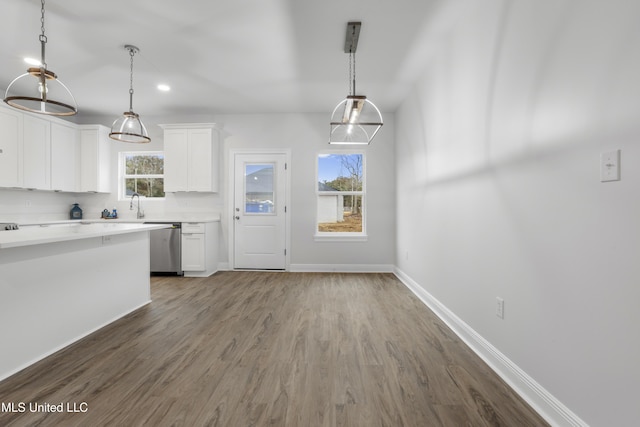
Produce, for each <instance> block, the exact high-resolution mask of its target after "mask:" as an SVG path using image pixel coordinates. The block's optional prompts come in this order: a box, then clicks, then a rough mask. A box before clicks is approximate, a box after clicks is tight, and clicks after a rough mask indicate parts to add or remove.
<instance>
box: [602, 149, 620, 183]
mask: <svg viewBox="0 0 640 427" xmlns="http://www.w3.org/2000/svg"><path fill="white" fill-rule="evenodd" d="M600 181H601V182H607V181H620V150H613V151H607V152H604V153H602V154H601V155H600Z"/></svg>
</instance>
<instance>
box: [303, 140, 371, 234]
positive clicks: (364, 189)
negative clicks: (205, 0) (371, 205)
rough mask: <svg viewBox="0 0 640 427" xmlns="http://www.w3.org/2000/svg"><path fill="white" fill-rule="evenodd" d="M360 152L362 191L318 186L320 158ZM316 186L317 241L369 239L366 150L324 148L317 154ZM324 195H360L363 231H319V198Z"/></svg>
mask: <svg viewBox="0 0 640 427" xmlns="http://www.w3.org/2000/svg"><path fill="white" fill-rule="evenodd" d="M351 154H358V155H360V156H362V190H360V191H320V189H319V188H318V183H319V182H320V179H319V176H318V174H319V167H318V163H319V158H320V156H324V155H351ZM314 187H315V205H316V208H315V233H314V236H313V238H314V240H315V241H319V242H322V241H330V242H362V241H367V239H368V235H367V216H368V212H367V156H366V152H365V151H364V150H340V149H333V150H322V151H319V152H317V153H316V155H315V175H314ZM321 194H322V195H329V196H330V195H336V196H360V197H361V199H362V202H361V203H362V206H361V209H362V231H359V232H335V231H319V230H318V225H319V221H318V219H319V212H318V210H319V206H318V204H319V198H320V197H321Z"/></svg>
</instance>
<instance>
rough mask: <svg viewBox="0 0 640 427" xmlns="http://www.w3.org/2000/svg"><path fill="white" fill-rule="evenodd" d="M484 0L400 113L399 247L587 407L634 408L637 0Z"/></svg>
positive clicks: (404, 267) (628, 416)
mask: <svg viewBox="0 0 640 427" xmlns="http://www.w3.org/2000/svg"><path fill="white" fill-rule="evenodd" d="M458 3H460V2H458ZM474 3H475V2H467V4H468V7H466V8H462V10H464V11H465V12H464V13H461V14H457V20H456V21H455V22H454V24H453V25H452V26H451V27H450V28H449V30H448V31H442V32H440V33H439V34H438V35H439V39H438V40H437V44H436V45H435V46H436V47H434V44H431V45H429V46H427V45H426V44H425V45H423V47H424V51H423V52H419V51H418V52H416V54H417V55H420V54H423V55H425V57H426V56H428V59H429V62H428V66H427V67H426V70H425V71H424V72H423V73H422V74H421V75H420V79H419V81H418V83H417V84H416V85H415V87H414V91H413V92H412V94H411V95H410V96H409V97H408V98H407V99H406V100H405V101H404V103H403V104H402V106H401V108H400V109H399V111H398V112H397V115H396V120H397V128H396V129H397V131H396V171H397V180H396V191H397V211H396V215H397V253H396V265H397V266H398V268H399V270H400V271H401V272H402V273H404V274H406V275H407V276H408V277H409V278H411V279H412V280H413V281H414V282H415V283H417V284H418V285H419V286H420V287H421V288H422V290H424V291H425V292H426V293H428V294H430V295H431V296H433V297H434V298H435V299H436V300H437V301H439V302H440V303H442V304H443V305H444V306H446V307H447V308H448V309H449V310H451V311H452V312H453V313H454V314H455V316H457V317H458V318H459V319H461V320H462V321H463V322H464V323H466V325H468V326H469V327H471V328H472V329H473V330H475V331H476V332H477V333H478V334H480V335H481V336H482V338H483V339H485V340H486V341H488V342H489V343H490V344H491V345H493V346H494V347H495V348H496V349H497V350H498V351H499V352H501V353H502V354H503V355H504V356H506V357H507V358H508V359H509V360H510V361H511V362H513V363H515V364H516V365H517V366H518V367H519V368H520V369H522V370H523V371H524V372H526V374H528V375H529V376H530V377H531V378H533V379H534V380H535V381H537V382H538V383H539V384H540V385H541V386H542V387H544V388H545V389H546V390H547V391H548V392H549V393H550V394H551V395H553V396H555V398H556V399H557V400H559V401H560V402H561V403H562V404H564V405H566V407H568V408H569V409H570V410H571V411H573V412H574V413H575V414H577V416H578V417H579V418H581V419H582V420H584V422H586V423H588V424H589V425H592V426H612V425H615V426H630V425H637V422H638V419H640V406H638V402H639V401H640V392H639V391H638V390H640V389H639V388H638V384H639V383H640V366H639V365H638V361H639V360H640V335H639V334H638V324H640V309H639V308H640V306H639V301H640V286H638V283H639V278H640V262H638V260H637V259H636V258H637V257H638V254H640V224H639V218H640V196H639V194H640V186H639V182H640V145H639V144H638V140H639V139H640V77H638V76H640V48H639V46H640V25H638V16H640V2H637V1H635V0H612V1H607V2H604V1H597V0H588V1H577V0H576V1H572V0H564V1H557V0H538V1H524V2H523V1H508V0H491V1H485V2H482V5H479V6H475V5H474ZM612 149H620V150H622V151H621V152H622V180H621V181H618V182H609V183H601V182H600V179H599V178H600V176H599V162H600V159H599V157H600V154H601V153H602V152H604V151H607V150H612ZM498 296H499V297H502V298H504V300H505V318H504V320H501V319H499V318H498V317H496V315H495V311H496V309H495V306H496V297H498ZM558 422H559V423H560V422H562V421H558Z"/></svg>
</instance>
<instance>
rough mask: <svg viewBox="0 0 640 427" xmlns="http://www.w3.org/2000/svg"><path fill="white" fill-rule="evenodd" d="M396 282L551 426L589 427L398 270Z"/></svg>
mask: <svg viewBox="0 0 640 427" xmlns="http://www.w3.org/2000/svg"><path fill="white" fill-rule="evenodd" d="M394 273H395V275H396V277H398V279H400V281H401V282H402V283H403V284H404V285H405V286H406V287H407V288H409V290H411V292H413V293H414V294H415V295H416V296H417V297H418V298H419V299H420V300H421V301H422V302H423V303H424V304H425V305H426V306H427V307H429V308H430V309H431V311H433V312H434V313H435V314H436V315H437V316H438V317H439V318H440V319H441V320H442V321H443V322H444V323H446V324H447V326H449V327H450V328H451V329H452V330H453V331H454V332H455V333H456V335H458V337H459V338H460V339H461V340H462V341H464V343H465V344H467V345H468V346H469V347H470V348H471V349H472V350H473V351H474V352H475V353H476V354H477V355H478V356H479V357H480V358H481V359H482V360H484V361H485V362H486V363H487V364H488V365H489V366H490V367H491V369H493V370H494V371H495V372H496V373H497V374H498V375H499V376H500V377H501V378H502V379H503V380H504V381H505V382H506V383H507V384H509V386H511V388H513V389H514V390H515V392H516V393H518V394H519V395H520V396H521V397H522V398H523V399H524V400H525V401H526V402H527V403H528V404H529V405H531V407H532V408H533V409H535V410H536V411H537V412H538V413H539V414H540V416H542V417H543V418H544V419H545V420H546V421H547V422H548V423H550V424H551V425H552V426H563V427H564V426H567V427H569V426H570V427H588V425H587V423H585V422H584V421H583V420H581V419H580V418H579V417H578V416H577V415H576V414H574V413H573V412H572V411H571V410H570V409H569V408H567V407H566V406H565V405H563V404H562V402H560V401H559V400H558V399H556V398H555V397H554V396H553V395H552V394H551V393H549V392H548V391H547V390H546V389H545V388H544V387H542V386H541V385H540V384H538V383H537V382H536V381H535V380H534V379H533V378H531V377H530V376H529V375H528V374H527V373H526V372H524V371H523V370H522V369H520V368H519V367H518V366H517V365H516V364H515V363H513V362H512V361H511V360H509V358H508V357H506V356H505V355H504V354H502V353H501V352H500V351H499V350H498V349H497V348H495V347H494V346H493V345H492V344H491V343H490V342H489V341H487V340H486V339H484V338H483V337H482V336H481V335H480V334H478V333H477V332H476V331H474V330H473V329H472V328H471V327H470V326H469V325H467V324H466V323H465V322H464V321H462V319H460V318H459V317H458V316H456V315H455V314H454V313H453V312H452V311H451V310H449V309H448V308H447V307H446V306H445V305H443V304H442V303H441V302H440V301H438V300H437V299H436V298H434V297H433V296H432V295H431V294H430V293H429V292H427V291H425V290H424V289H423V288H422V287H421V286H420V285H419V284H418V283H417V282H415V281H414V280H413V279H411V278H410V277H409V276H408V275H407V274H405V273H404V272H403V271H401V270H400V269H398V268H394Z"/></svg>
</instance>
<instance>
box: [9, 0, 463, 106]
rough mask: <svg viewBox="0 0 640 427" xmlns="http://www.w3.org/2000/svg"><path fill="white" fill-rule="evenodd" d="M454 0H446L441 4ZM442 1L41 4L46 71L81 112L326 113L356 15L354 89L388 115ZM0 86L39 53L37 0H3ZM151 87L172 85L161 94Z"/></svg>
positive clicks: (90, 0)
mask: <svg viewBox="0 0 640 427" xmlns="http://www.w3.org/2000/svg"><path fill="white" fill-rule="evenodd" d="M449 1H451V0H449ZM442 2H443V0H394V1H388V0H183V1H175V0H171V1H170V0H110V1H97V0H48V1H47V3H46V15H45V19H46V21H45V29H46V35H47V38H48V43H47V64H48V68H49V69H51V70H53V71H54V72H56V73H57V74H58V77H59V78H60V80H61V81H62V82H64V83H65V84H66V85H67V86H68V87H69V88H70V89H71V91H72V93H73V94H74V96H75V97H76V99H77V101H78V108H79V115H85V116H96V115H113V116H114V117H115V116H118V115H119V114H121V113H122V112H123V111H125V110H128V104H129V99H128V90H129V54H128V52H127V51H126V50H125V49H124V45H125V44H133V45H136V46H138V47H139V48H140V53H139V54H138V55H136V56H135V59H134V61H135V62H134V89H135V95H134V105H133V107H134V108H133V109H134V111H135V112H137V113H139V114H140V115H141V117H144V116H145V115H154V116H162V115H170V114H179V115H189V114H203V113H205V114H216V113H272V112H273V113H277V112H294V111H302V112H327V113H328V114H329V113H330V112H331V110H332V109H333V107H334V106H335V105H336V104H337V103H338V102H339V101H340V100H341V99H342V98H343V97H344V96H346V95H347V92H348V88H349V86H348V55H347V54H345V53H344V52H343V46H344V39H345V31H346V24H347V22H348V21H351V20H355V21H362V30H361V32H360V41H359V45H358V51H357V54H356V61H357V92H358V94H365V95H367V96H368V97H369V98H370V99H371V100H372V101H373V102H374V103H376V104H377V105H378V107H379V108H380V109H381V110H382V111H385V112H392V111H395V109H396V108H397V107H398V105H399V103H400V102H401V101H402V100H403V98H404V97H405V96H406V95H407V92H408V90H409V87H410V85H411V84H412V83H413V82H412V79H413V76H415V75H416V72H415V70H413V69H412V68H416V67H417V66H418V65H421V64H422V65H423V62H424V61H422V60H421V58H420V57H419V55H421V52H420V51H419V50H417V49H416V47H417V46H424V45H425V43H424V39H425V35H428V34H429V33H430V31H432V30H431V29H430V27H432V26H433V25H434V16H436V15H437V13H436V12H438V11H439V10H440V4H441V3H442ZM0 16H2V17H3V25H2V27H1V28H0V59H1V64H2V67H0V90H1V91H2V96H3V97H4V90H5V89H6V87H7V85H8V84H9V82H10V81H11V80H12V79H13V78H15V77H16V76H18V75H19V74H22V73H23V72H25V71H26V68H27V67H28V66H27V65H26V64H25V63H24V62H23V58H24V57H25V56H31V57H35V58H39V57H40V43H39V41H38V36H39V34H40V1H39V0H2V1H1V4H0ZM158 83H167V84H169V85H170V86H171V88H172V90H171V91H170V92H169V93H162V92H159V91H158V90H157V89H156V85H157V84H158Z"/></svg>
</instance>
